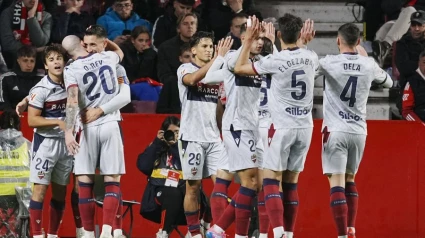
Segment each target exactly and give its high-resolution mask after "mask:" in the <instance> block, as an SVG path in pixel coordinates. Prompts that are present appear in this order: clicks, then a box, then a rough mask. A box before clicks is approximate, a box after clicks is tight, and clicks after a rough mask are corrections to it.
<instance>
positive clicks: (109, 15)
mask: <svg viewBox="0 0 425 238" xmlns="http://www.w3.org/2000/svg"><path fill="white" fill-rule="evenodd" d="M97 24H98V25H101V26H103V27H105V29H106V31H107V32H108V39H110V40H112V41H114V42H115V43H117V44H122V43H123V42H124V41H126V40H127V39H128V38H129V35H130V33H131V31H132V30H133V29H134V28H135V27H136V26H145V27H146V28H148V29H149V31H152V26H151V24H150V22H148V21H147V20H145V19H142V18H140V16H139V15H137V13H135V12H133V2H132V1H131V0H115V2H114V5H113V6H112V7H110V8H108V10H107V11H106V13H105V14H104V15H103V16H101V17H99V19H97Z"/></svg>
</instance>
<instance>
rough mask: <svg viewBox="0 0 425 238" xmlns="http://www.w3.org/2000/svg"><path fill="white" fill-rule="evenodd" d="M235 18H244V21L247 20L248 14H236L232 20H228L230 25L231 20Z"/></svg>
mask: <svg viewBox="0 0 425 238" xmlns="http://www.w3.org/2000/svg"><path fill="white" fill-rule="evenodd" d="M236 18H246V19H248V18H249V16H248V14H246V13H243V12H240V13H237V14H235V15H233V17H232V20H230V25H231V24H232V22H233V20H234V19H236Z"/></svg>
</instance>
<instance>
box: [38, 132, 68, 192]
mask: <svg viewBox="0 0 425 238" xmlns="http://www.w3.org/2000/svg"><path fill="white" fill-rule="evenodd" d="M31 152H32V154H31V158H32V159H31V163H30V182H32V183H38V184H44V185H49V184H50V182H54V183H56V184H59V185H68V183H69V177H70V174H71V171H72V156H69V155H68V151H67V149H66V144H65V139H64V138H49V137H44V136H41V135H39V134H37V133H34V138H33V143H32V148H31Z"/></svg>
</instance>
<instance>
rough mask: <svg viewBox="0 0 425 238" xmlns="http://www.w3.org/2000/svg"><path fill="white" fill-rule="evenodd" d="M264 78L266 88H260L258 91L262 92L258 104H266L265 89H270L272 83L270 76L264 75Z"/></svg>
mask: <svg viewBox="0 0 425 238" xmlns="http://www.w3.org/2000/svg"><path fill="white" fill-rule="evenodd" d="M265 80H266V88H261V89H260V92H261V93H263V99H262V100H261V102H260V106H264V105H266V104H267V101H268V99H267V89H270V86H271V84H272V79H271V78H270V77H268V76H266V78H265Z"/></svg>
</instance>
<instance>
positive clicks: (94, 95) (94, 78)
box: [83, 65, 116, 101]
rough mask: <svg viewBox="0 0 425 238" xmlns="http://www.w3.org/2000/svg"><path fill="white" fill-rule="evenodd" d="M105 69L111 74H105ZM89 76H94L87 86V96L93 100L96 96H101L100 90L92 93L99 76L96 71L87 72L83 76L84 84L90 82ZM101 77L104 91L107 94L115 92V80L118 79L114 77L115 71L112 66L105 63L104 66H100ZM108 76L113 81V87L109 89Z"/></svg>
mask: <svg viewBox="0 0 425 238" xmlns="http://www.w3.org/2000/svg"><path fill="white" fill-rule="evenodd" d="M105 71H108V72H109V75H110V76H105ZM89 77H90V78H92V82H91V84H90V86H89V87H88V88H87V91H86V96H87V98H88V99H89V100H90V101H93V100H95V99H96V98H98V97H100V92H97V93H95V94H92V92H93V89H94V88H95V86H96V84H97V80H98V78H97V76H96V74H95V73H93V72H88V73H86V74H85V75H84V76H83V83H84V84H88V83H89V80H88V78H89ZM99 77H100V83H101V84H102V89H103V91H104V92H105V93H106V94H113V93H114V92H115V89H116V88H115V82H114V81H116V79H115V77H114V73H113V71H112V68H111V67H110V66H108V65H104V66H102V67H100V69H99ZM106 78H108V79H109V81H110V82H111V84H112V89H109V88H108V84H107V83H106Z"/></svg>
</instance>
